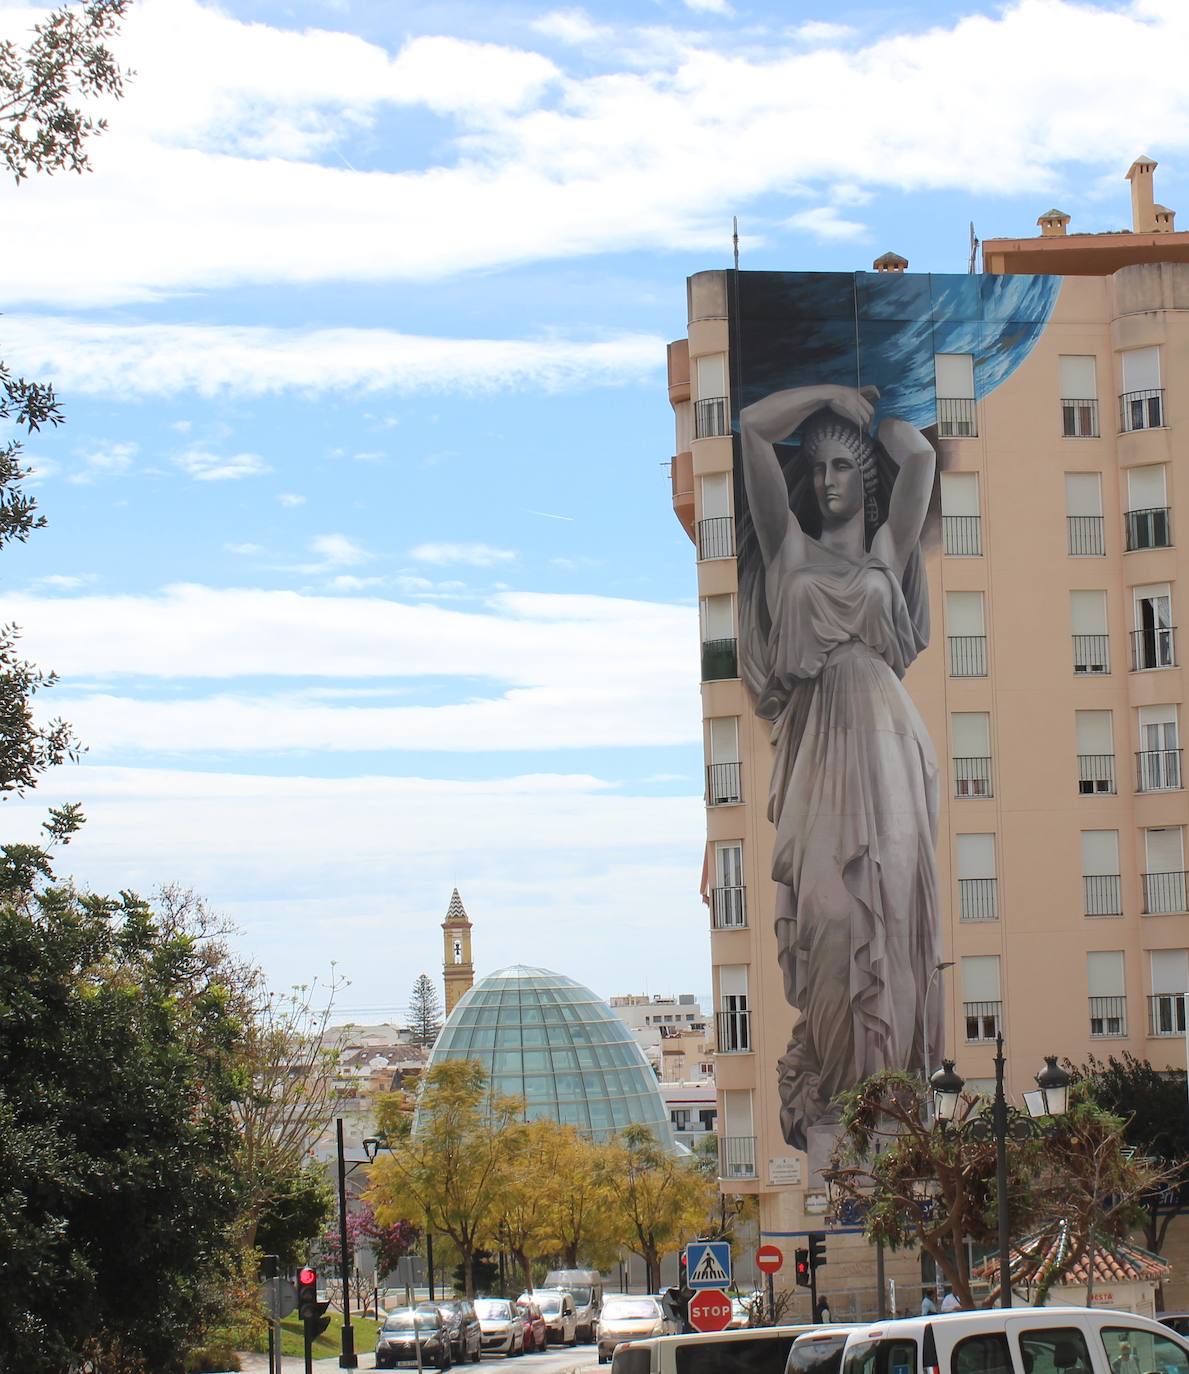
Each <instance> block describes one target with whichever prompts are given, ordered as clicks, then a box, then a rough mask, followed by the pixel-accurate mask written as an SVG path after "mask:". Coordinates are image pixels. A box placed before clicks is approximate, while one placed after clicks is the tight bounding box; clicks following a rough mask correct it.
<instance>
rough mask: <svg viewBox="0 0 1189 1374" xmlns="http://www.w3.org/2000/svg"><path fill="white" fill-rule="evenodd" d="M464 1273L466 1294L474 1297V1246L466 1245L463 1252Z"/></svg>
mask: <svg viewBox="0 0 1189 1374" xmlns="http://www.w3.org/2000/svg"><path fill="white" fill-rule="evenodd" d="M462 1273H463V1286H464V1288H465V1289H466V1296H467V1297H468V1298H473V1297H474V1296H475V1251H474V1247H473V1246H470V1245H468V1246H466V1248H465V1249H464V1250H463V1252H462Z"/></svg>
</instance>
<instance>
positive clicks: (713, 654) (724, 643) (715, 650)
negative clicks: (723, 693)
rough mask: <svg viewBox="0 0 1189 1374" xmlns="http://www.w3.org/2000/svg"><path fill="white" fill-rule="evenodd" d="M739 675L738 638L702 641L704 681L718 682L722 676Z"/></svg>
mask: <svg viewBox="0 0 1189 1374" xmlns="http://www.w3.org/2000/svg"><path fill="white" fill-rule="evenodd" d="M738 676H739V659H738V655H737V653H736V640H735V639H734V638H731V639H704V640H703V641H702V681H703V682H717V681H718V680H719V679H721V678H728V677H738Z"/></svg>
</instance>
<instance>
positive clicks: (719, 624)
mask: <svg viewBox="0 0 1189 1374" xmlns="http://www.w3.org/2000/svg"><path fill="white" fill-rule="evenodd" d="M731 602H732V598H731V597H730V596H704V597H703V598H702V601H701V620H702V681H703V682H715V681H718V680H719V679H721V678H731V677H738V676H739V661H738V656H737V653H736V643H735V613H734V607H733V606H732V604H731Z"/></svg>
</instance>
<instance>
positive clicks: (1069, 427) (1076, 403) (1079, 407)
mask: <svg viewBox="0 0 1189 1374" xmlns="http://www.w3.org/2000/svg"><path fill="white" fill-rule="evenodd" d="M1059 361H1060V365H1061V433H1062V434H1063V435H1064V436H1065V437H1066V438H1067V439H1096V438H1097V437H1098V380H1097V378H1096V376H1095V370H1094V357H1093V355H1092V354H1091V355H1088V356H1079V355H1076V354H1063V355H1062V357H1061V358H1060V360H1059Z"/></svg>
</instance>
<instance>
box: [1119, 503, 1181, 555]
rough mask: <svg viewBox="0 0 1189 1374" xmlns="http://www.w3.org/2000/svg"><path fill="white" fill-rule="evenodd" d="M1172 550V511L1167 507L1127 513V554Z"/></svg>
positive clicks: (1153, 507) (1154, 507) (1152, 507)
mask: <svg viewBox="0 0 1189 1374" xmlns="http://www.w3.org/2000/svg"><path fill="white" fill-rule="evenodd" d="M1169 548H1172V510H1171V509H1170V508H1169V507H1168V506H1150V507H1149V508H1148V509H1146V510H1129V511H1128V512H1127V552H1128V553H1135V551H1136V550H1137V549H1169Z"/></svg>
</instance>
